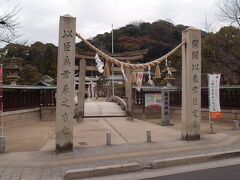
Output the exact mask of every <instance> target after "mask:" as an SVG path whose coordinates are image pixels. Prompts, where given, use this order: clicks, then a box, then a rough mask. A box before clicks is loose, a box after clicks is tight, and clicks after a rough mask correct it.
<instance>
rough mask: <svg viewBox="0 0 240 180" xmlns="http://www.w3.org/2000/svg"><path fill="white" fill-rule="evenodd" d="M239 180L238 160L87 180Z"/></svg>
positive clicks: (239, 165) (239, 164)
mask: <svg viewBox="0 0 240 180" xmlns="http://www.w3.org/2000/svg"><path fill="white" fill-rule="evenodd" d="M95 179H98V180H103V179H104V180H110V179H114V180H120V179H121V180H122V179H128V180H133V179H134V180H135V179H144V180H239V179H240V158H233V159H225V160H217V161H212V162H207V163H199V164H191V165H185V166H177V167H171V168H164V169H156V170H147V171H144V172H136V173H128V174H122V175H114V176H105V177H97V178H90V179H89V180H95Z"/></svg>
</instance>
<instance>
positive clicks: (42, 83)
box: [33, 80, 51, 86]
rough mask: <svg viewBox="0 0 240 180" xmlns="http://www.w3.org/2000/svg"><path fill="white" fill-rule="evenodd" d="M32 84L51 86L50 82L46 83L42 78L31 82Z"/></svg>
mask: <svg viewBox="0 0 240 180" xmlns="http://www.w3.org/2000/svg"><path fill="white" fill-rule="evenodd" d="M33 86H51V84H48V83H47V82H44V81H43V80H40V81H38V82H36V83H35V84H33Z"/></svg>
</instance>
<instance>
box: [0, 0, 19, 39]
mask: <svg viewBox="0 0 240 180" xmlns="http://www.w3.org/2000/svg"><path fill="white" fill-rule="evenodd" d="M4 2H6V1H4ZM4 2H3V0H0V4H1V5H2V4H3V3H4ZM19 10H20V9H19V6H14V7H13V8H10V9H9V8H7V9H6V10H4V9H3V6H0V43H1V42H4V43H10V42H13V40H15V39H17V38H18V37H19V36H20V35H19V34H18V33H17V31H16V29H17V27H18V22H17V20H16V16H17V14H18V12H19Z"/></svg>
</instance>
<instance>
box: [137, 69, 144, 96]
mask: <svg viewBox="0 0 240 180" xmlns="http://www.w3.org/2000/svg"><path fill="white" fill-rule="evenodd" d="M142 79H143V72H138V73H137V90H138V91H139V92H140V90H141V86H142Z"/></svg>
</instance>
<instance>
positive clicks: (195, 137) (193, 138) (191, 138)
mask: <svg viewBox="0 0 240 180" xmlns="http://www.w3.org/2000/svg"><path fill="white" fill-rule="evenodd" d="M181 139H182V140H186V141H196V140H200V134H196V135H190V134H186V135H183V134H182V135H181Z"/></svg>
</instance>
